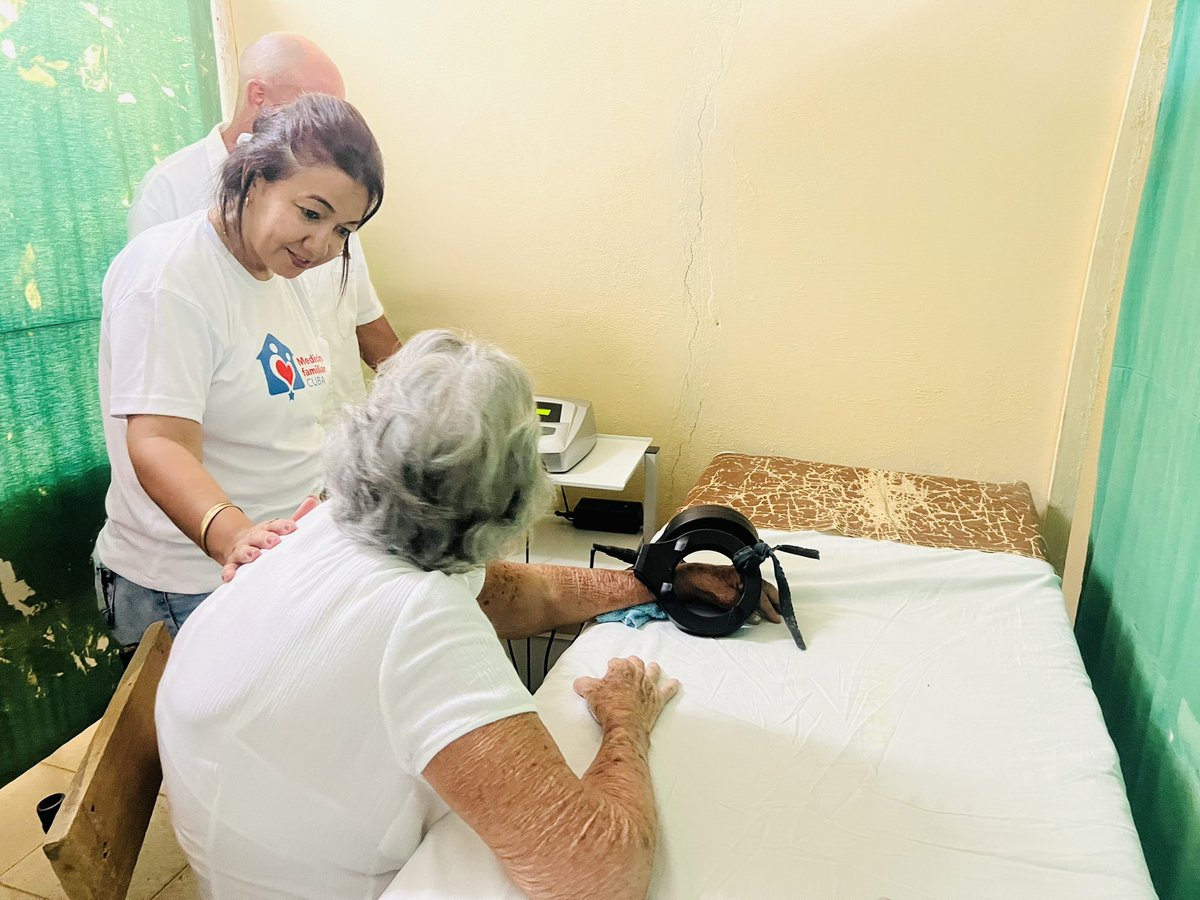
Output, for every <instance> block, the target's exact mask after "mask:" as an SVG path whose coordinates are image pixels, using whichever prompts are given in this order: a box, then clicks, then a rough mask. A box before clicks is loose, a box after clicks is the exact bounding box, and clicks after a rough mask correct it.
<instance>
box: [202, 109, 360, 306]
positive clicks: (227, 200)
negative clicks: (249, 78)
mask: <svg viewBox="0 0 1200 900" xmlns="http://www.w3.org/2000/svg"><path fill="white" fill-rule="evenodd" d="M300 166H333V167H334V168H337V169H340V170H341V171H343V172H345V173H346V175H347V176H348V177H350V178H351V179H352V180H354V181H355V182H357V183H358V184H361V185H362V186H363V187H364V188H365V189H366V191H367V208H366V210H365V211H364V213H363V217H362V220H361V221H360V222H359V228H361V227H362V226H363V225H365V224H366V223H367V220H368V219H370V218H371V216H373V215H375V213H376V212H378V211H379V207H380V206H381V205H382V203H383V156H382V155H381V154H380V152H379V145H378V144H377V143H375V135H373V134H371V129H370V128H369V127H368V126H367V123H366V120H365V119H363V117H362V114H361V113H359V111H358V110H357V109H355V108H354V107H353V106H351V105H350V104H349V103H347V102H346V101H345V100H339V99H338V98H337V97H332V96H330V95H328V94H302V95H300V96H299V97H298V98H296V99H295V100H293V101H292V102H291V103H288V104H287V105H285V106H275V107H269V108H267V109H264V110H263V111H262V112H261V113H259V114H258V117H257V118H256V119H255V120H254V134H253V136H252V137H251V138H250V140H247V141H244V142H242V143H239V144H238V145H237V146H236V147H234V148H233V150H232V152H230V154H229V156H228V158H226V160H225V162H224V164H223V165H222V166H221V171H220V173H219V174H218V176H217V198H216V199H217V208H218V209H219V210H220V213H221V218H222V220H223V221H224V222H226V223H227V227H229V226H231V227H232V228H233V229H234V230H235V231H236V232H237V235H238V238H239V239H240V238H241V236H242V212H243V211H244V210H245V208H246V197H247V196H249V194H250V188H251V187H252V186H253V185H254V182H255V181H256V180H257V179H259V178H261V179H262V180H263V181H281V180H282V179H284V178H288V177H290V176H291V174H292V173H293V172H295V171H296V169H297V168H298V167H300ZM349 273H350V242H349V241H346V242H345V243H344V244H343V245H342V290H345V288H346V279H347V277H349Z"/></svg>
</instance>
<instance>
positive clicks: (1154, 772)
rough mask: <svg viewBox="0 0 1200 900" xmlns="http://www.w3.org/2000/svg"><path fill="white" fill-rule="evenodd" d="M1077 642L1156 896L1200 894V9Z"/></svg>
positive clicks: (1180, 90)
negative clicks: (1117, 763) (1110, 739)
mask: <svg viewBox="0 0 1200 900" xmlns="http://www.w3.org/2000/svg"><path fill="white" fill-rule="evenodd" d="M1076 636H1077V638H1078V640H1079V645H1080V649H1081V651H1082V653H1083V657H1084V661H1085V662H1086V664H1087V667H1088V672H1089V673H1090V675H1091V677H1092V682H1093V684H1094V686H1095V690H1096V695H1097V697H1099V699H1100V705H1101V707H1102V708H1103V710H1104V716H1105V720H1106V721H1107V723H1108V728H1109V731H1110V732H1111V734H1112V737H1113V740H1114V742H1115V743H1116V745H1117V750H1118V752H1119V753H1120V756H1121V766H1122V769H1123V771H1124V774H1125V781H1126V785H1127V787H1128V790H1129V800H1130V805H1131V806H1132V809H1133V815H1134V820H1135V821H1136V823H1137V827H1138V832H1139V834H1140V835H1141V839H1142V846H1143V847H1144V849H1145V852H1146V861H1147V863H1148V864H1149V867H1150V873H1151V875H1152V877H1153V878H1154V883H1155V886H1156V887H1157V889H1158V891H1159V893H1160V895H1161V896H1162V897H1163V898H1164V900H1184V898H1196V897H1200V0H1180V2H1179V4H1178V7H1177V11H1176V18H1175V37H1174V41H1173V44H1172V48H1171V57H1170V62H1169V64H1168V70H1167V79H1166V86H1165V89H1164V93H1163V99H1162V106H1161V109H1160V113H1159V120H1158V130H1157V134H1156V136H1155V145H1154V151H1153V156H1152V158H1151V163H1150V171H1149V175H1148V178H1147V182H1146V188H1145V194H1144V196H1143V199H1142V206H1141V210H1140V214H1139V218H1138V224H1137V231H1136V233H1135V236H1134V242H1133V250H1132V255H1131V258H1130V265H1129V274H1128V277H1127V280H1126V284H1125V293H1124V298H1123V300H1122V304H1121V317H1120V322H1119V324H1118V328H1117V336H1116V347H1115V351H1114V355H1113V365H1112V373H1111V377H1110V383H1109V393H1108V400H1107V410H1106V413H1105V418H1104V431H1103V437H1102V443H1101V452H1100V468H1099V482H1098V487H1097V491H1096V505H1095V512H1094V515H1093V519H1092V527H1091V547H1090V560H1089V565H1088V569H1087V573H1086V576H1085V579H1084V587H1083V594H1082V597H1081V601H1080V607H1079V618H1078V623H1077V626H1076Z"/></svg>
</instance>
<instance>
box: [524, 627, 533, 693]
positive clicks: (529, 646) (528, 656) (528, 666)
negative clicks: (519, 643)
mask: <svg viewBox="0 0 1200 900" xmlns="http://www.w3.org/2000/svg"><path fill="white" fill-rule="evenodd" d="M525 690H527V691H529V692H530V693H531V694H532V693H533V638H532V637H527V638H525Z"/></svg>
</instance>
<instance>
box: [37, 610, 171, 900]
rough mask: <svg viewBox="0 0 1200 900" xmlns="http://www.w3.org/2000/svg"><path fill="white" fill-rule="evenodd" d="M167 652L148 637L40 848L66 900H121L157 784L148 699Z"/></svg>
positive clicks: (164, 638) (155, 631) (165, 639)
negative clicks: (119, 899) (60, 885)
mask: <svg viewBox="0 0 1200 900" xmlns="http://www.w3.org/2000/svg"><path fill="white" fill-rule="evenodd" d="M170 652H171V635H170V634H169V633H168V631H167V628H166V625H164V624H163V623H162V622H155V623H154V624H153V625H151V626H150V627H149V628H147V629H146V633H145V634H144V635H143V636H142V640H141V643H140V644H139V645H138V648H137V652H136V653H134V655H133V659H132V660H131V661H130V663H129V667H128V668H127V669H126V670H125V675H124V677H122V679H121V683H120V684H119V685H117V690H116V693H115V694H113V698H112V700H111V701H109V704H108V709H106V710H105V711H104V717H103V718H102V719H101V720H100V725H99V727H98V728H97V729H96V734H95V735H94V736H93V737H92V742H91V745H90V746H89V747H88V751H87V755H86V756H85V757H84V760H83V762H82V764H81V765H80V766H79V769H78V771H76V773H75V779H74V780H73V781H72V782H71V786H70V788H69V789H68V790H67V796H66V798H65V799H64V800H63V803H62V807H61V809H59V811H58V815H57V816H55V818H54V823H53V824H52V825H51V827H50V831H49V833H48V834H47V835H46V841H45V843H44V844H43V846H42V849H43V850H44V851H45V853H46V856H47V858H49V860H50V865H51V866H52V867H53V869H54V872H55V874H56V875H57V876H58V880H59V882H60V883H61V884H62V887H63V890H64V891H65V892H66V894H67V896H68V897H69V898H71V900H110V898H111V900H118V898H122V897H124V896H125V895H126V893H127V892H128V889H129V882H130V879H131V878H132V876H133V867H134V865H135V864H136V863H137V858H138V853H139V852H140V851H141V849H142V842H143V840H144V839H145V837H146V827H147V825H149V823H150V815H151V813H153V811H154V802H155V799H156V798H157V796H158V789H159V787H160V785H161V784H162V766H161V765H160V764H159V759H158V736H157V734H156V732H155V729H154V697H155V694H156V693H157V691H158V682H159V680H160V679H161V678H162V674H163V669H164V667H165V666H166V664H167V655H168V654H169V653H170Z"/></svg>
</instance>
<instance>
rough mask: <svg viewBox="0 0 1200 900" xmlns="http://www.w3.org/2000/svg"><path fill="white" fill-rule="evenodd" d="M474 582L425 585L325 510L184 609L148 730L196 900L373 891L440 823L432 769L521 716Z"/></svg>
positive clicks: (478, 575)
mask: <svg viewBox="0 0 1200 900" xmlns="http://www.w3.org/2000/svg"><path fill="white" fill-rule="evenodd" d="M482 584H483V572H482V570H479V571H476V572H473V573H470V574H467V575H445V574H442V573H439V572H422V571H420V570H418V569H415V568H414V567H412V566H410V565H408V564H406V563H404V562H402V561H401V560H399V559H397V558H396V557H394V556H390V555H388V554H385V553H383V552H380V551H377V550H374V549H370V548H367V547H365V546H364V545H362V544H360V543H357V542H355V541H353V540H351V539H350V538H348V537H346V536H345V534H344V533H343V532H342V531H341V530H340V529H339V528H338V527H337V525H336V524H335V523H334V521H333V520H332V518H331V516H330V512H329V509H328V506H327V505H326V506H322V507H320V508H318V509H317V510H316V511H314V512H312V513H310V514H309V515H308V516H307V517H306V518H304V519H302V520H301V522H300V523H299V529H298V531H297V532H296V533H295V534H292V535H289V536H286V537H284V538H283V539H282V542H281V544H280V546H279V547H277V548H275V549H273V550H270V551H268V552H266V553H264V554H263V556H262V557H261V558H260V559H259V560H257V561H256V562H254V563H252V564H250V565H248V566H244V567H242V568H241V569H239V570H238V573H237V576H236V577H235V579H234V580H233V581H232V582H231V583H230V584H229V585H226V586H224V587H222V588H220V589H219V590H217V591H216V592H215V593H214V594H213V595H212V596H211V597H209V598H208V600H206V601H205V602H204V604H203V605H202V606H201V607H200V609H199V610H198V611H197V612H196V613H195V614H193V616H192V617H191V618H190V619H189V620H188V622H187V623H186V625H185V626H184V627H183V628H182V629H181V631H180V633H179V637H178V638H177V640H176V642H175V645H174V647H173V649H172V651H171V657H170V660H169V663H168V666H167V671H166V674H165V675H164V677H163V681H162V684H161V686H160V688H159V692H158V705H157V709H156V719H157V724H158V740H159V750H160V753H161V756H162V763H163V778H164V785H165V787H166V791H167V797H168V799H169V801H170V805H171V817H172V820H173V822H174V825H175V831H176V835H177V836H178V838H179V843H180V846H182V847H183V849H184V852H185V853H186V854H187V856H188V858H189V860H190V861H191V864H192V867H193V868H194V869H195V871H196V875H197V876H198V878H199V880H200V882H201V886H202V891H203V892H204V894H205V896H213V897H238V898H240V897H274V896H280V897H284V896H286V897H320V898H328V897H374V896H377V895H378V894H379V893H381V892H382V891H383V890H384V888H386V886H387V884H388V883H389V881H390V880H391V878H392V876H393V875H394V873H395V872H396V871H397V870H398V869H399V868H400V867H401V866H403V865H404V862H405V861H406V860H407V859H408V857H409V856H410V855H411V854H412V852H413V850H414V849H415V848H416V846H417V844H418V843H419V842H420V840H421V838H422V836H423V835H424V834H425V832H426V830H427V829H428V828H429V827H430V825H431V824H432V823H433V822H434V821H436V820H437V819H438V818H440V817H441V816H442V815H444V814H445V813H446V811H447V807H446V805H445V804H444V803H443V802H442V800H441V799H440V798H439V797H438V796H437V794H436V793H435V792H434V791H433V790H432V788H430V787H429V785H428V783H426V782H425V780H424V779H423V778H422V777H421V774H420V773H421V772H422V771H423V770H424V768H425V766H426V765H427V764H428V763H429V761H430V760H431V759H432V758H433V757H434V756H435V755H436V754H437V753H438V752H439V751H440V750H441V749H442V748H444V747H445V746H447V745H448V744H449V743H451V742H452V741H454V740H455V739H456V738H459V737H461V736H462V735H464V734H467V733H468V732H470V731H473V730H474V729H476V728H479V727H481V726H483V725H487V724H489V723H491V722H494V721H497V720H499V719H503V718H506V717H508V716H512V715H516V714H518V713H525V712H532V711H533V710H534V706H533V702H532V698H531V697H530V695H529V692H528V691H527V690H526V689H525V687H524V685H522V684H521V681H520V679H519V678H518V677H517V675H516V673H515V671H514V670H513V667H512V664H511V663H510V662H509V660H508V657H507V655H506V654H505V653H504V650H503V648H502V645H501V644H500V641H499V640H498V639H497V637H496V633H495V631H494V629H493V628H492V625H491V623H490V622H489V621H488V619H487V617H486V616H485V615H484V614H483V612H482V611H481V610H480V608H479V605H478V603H477V601H476V596H477V594H478V592H479V589H480V588H481V587H482ZM495 764H496V765H497V766H501V767H502V766H503V765H504V760H496V763H495Z"/></svg>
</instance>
